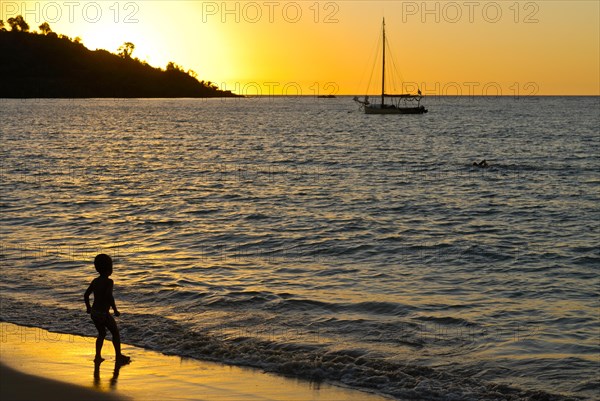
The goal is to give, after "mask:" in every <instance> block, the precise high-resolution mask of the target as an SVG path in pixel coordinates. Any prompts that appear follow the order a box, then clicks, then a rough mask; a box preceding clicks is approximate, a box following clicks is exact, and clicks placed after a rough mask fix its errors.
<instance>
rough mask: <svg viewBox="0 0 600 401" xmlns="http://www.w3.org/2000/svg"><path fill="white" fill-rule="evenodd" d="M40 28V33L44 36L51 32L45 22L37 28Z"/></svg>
mask: <svg viewBox="0 0 600 401" xmlns="http://www.w3.org/2000/svg"><path fill="white" fill-rule="evenodd" d="M39 28H40V32H42V33H43V34H44V35H48V34H49V33H50V32H52V29H51V28H50V24H49V23H47V22H44V23H43V24H42V25H40V26H39Z"/></svg>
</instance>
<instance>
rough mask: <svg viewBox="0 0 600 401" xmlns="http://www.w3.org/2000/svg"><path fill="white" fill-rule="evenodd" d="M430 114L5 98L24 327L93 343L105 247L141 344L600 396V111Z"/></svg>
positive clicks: (541, 102) (548, 104)
mask: <svg viewBox="0 0 600 401" xmlns="http://www.w3.org/2000/svg"><path fill="white" fill-rule="evenodd" d="M428 100H429V101H428V104H427V106H428V108H429V109H430V112H429V113H428V114H426V115H422V116H373V115H371V116H367V115H364V114H362V113H360V112H358V111H357V109H356V107H355V105H354V104H353V102H352V101H351V99H350V98H338V99H318V100H317V99H313V98H299V99H298V98H275V99H274V98H261V99H256V98H255V99H228V100H219V99H213V100H185V99H183V100H27V101H23V100H0V133H1V138H0V139H1V143H2V145H1V154H2V171H1V195H2V197H1V205H2V215H1V227H0V228H1V234H2V249H1V256H0V266H1V269H0V291H1V292H0V302H1V303H0V318H1V319H3V320H8V321H12V322H15V323H20V324H27V325H35V326H40V327H44V328H48V329H53V330H58V331H62V332H70V333H80V334H89V335H93V334H94V328H93V326H92V325H91V324H90V322H89V321H88V320H87V319H88V318H87V315H86V314H85V311H84V305H83V301H82V295H83V291H84V290H85V288H86V286H87V284H88V283H89V281H90V280H91V279H92V278H93V277H94V274H95V272H94V269H93V266H92V264H91V262H92V260H93V257H94V256H95V254H96V253H99V252H105V253H108V254H110V255H111V256H113V257H114V259H115V272H114V274H113V279H114V280H115V282H116V289H115V297H116V299H117V304H119V305H120V307H119V309H121V310H122V312H123V316H122V317H121V318H120V319H119V324H120V325H121V327H122V332H123V334H122V336H123V338H124V341H125V342H128V343H133V344H136V345H141V346H146V347H149V348H153V349H157V350H160V351H163V352H165V353H172V354H178V355H185V356H192V357H196V358H201V359H210V360H217V361H222V362H226V363H234V364H242V365H251V366H258V367H261V368H264V369H266V370H269V371H274V372H279V373H283V374H287V375H292V376H297V377H302V378H308V379H311V380H328V381H332V382H341V383H344V384H346V385H349V386H352V387H357V388H363V389H369V390H372V391H377V392H380V393H384V394H389V395H392V396H395V397H397V398H417V399H428V400H459V399H460V400H487V399H490V400H492V399H493V400H496V399H497V400H501V399H532V400H533V399H543V398H536V397H542V396H544V394H543V393H552V394H562V395H564V396H569V397H582V398H587V399H593V398H594V397H596V394H597V391H598V390H599V389H600V379H599V375H598V371H599V368H600V345H599V341H600V338H599V333H600V316H599V311H600V296H599V295H600V278H599V277H600V276H599V274H598V267H599V265H600V263H599V262H600V252H599V247H598V244H599V243H600V237H599V226H600V210H599V206H598V205H599V201H600V176H599V173H598V172H599V171H600V160H599V155H600V139H599V137H600V135H599V128H598V127H600V112H599V110H600V99H599V98H597V97H581V98H579V97H569V98H561V97H533V98H520V99H515V98H509V97H507V98H438V99H428ZM481 159H487V161H488V162H489V164H490V166H491V167H490V168H488V169H480V168H475V167H472V166H471V163H472V162H473V161H479V160H481ZM540 392H541V393H540ZM556 399H561V397H559V396H556Z"/></svg>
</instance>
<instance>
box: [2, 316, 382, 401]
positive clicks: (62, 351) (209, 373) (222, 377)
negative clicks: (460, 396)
mask: <svg viewBox="0 0 600 401" xmlns="http://www.w3.org/2000/svg"><path fill="white" fill-rule="evenodd" d="M94 342H95V338H92V337H82V336H75V335H70V334H58V333H51V332H48V331H46V330H43V329H39V328H32V327H23V326H18V325H14V324H10V323H4V322H2V323H0V362H1V364H2V365H4V366H3V367H2V370H1V371H0V373H1V374H0V399H2V400H31V399H37V400H64V401H68V400H115V399H121V400H134V401H135V400H139V401H150V400H165V401H168V400H211V401H212V400H219V401H221V400H224V401H241V400H244V401H246V400H261V401H266V400H278V401H279V400H281V401H284V400H285V401H305V400H319V401H321V400H332V401H333V400H335V401H344V400H347V401H350V400H361V401H384V400H389V399H388V398H384V397H380V396H376V395H372V394H368V393H364V392H358V391H355V390H349V389H345V388H342V387H337V386H332V385H328V384H318V383H311V382H308V381H303V380H295V379H289V378H285V377H281V376H277V375H273V374H269V373H264V372H262V371H260V370H257V369H250V368H240V367H235V366H228V365H223V364H218V363H212V362H203V361H197V360H194V359H187V358H181V357H178V356H168V355H164V354H161V353H159V352H155V351H151V350H147V349H143V348H139V347H134V346H129V345H126V344H124V345H123V353H124V354H126V355H129V356H131V359H132V363H131V364H129V365H125V366H122V367H120V368H119V367H118V366H116V365H115V358H114V350H113V347H112V343H111V342H110V341H108V340H107V341H106V342H105V345H104V348H103V356H104V358H106V360H105V361H104V362H103V363H102V364H100V365H99V366H98V365H95V364H94V362H93V358H94Z"/></svg>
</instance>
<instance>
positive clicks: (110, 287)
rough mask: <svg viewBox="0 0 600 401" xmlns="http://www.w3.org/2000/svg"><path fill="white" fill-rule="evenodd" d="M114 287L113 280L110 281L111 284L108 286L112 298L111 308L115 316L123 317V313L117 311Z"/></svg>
mask: <svg viewBox="0 0 600 401" xmlns="http://www.w3.org/2000/svg"><path fill="white" fill-rule="evenodd" d="M113 285H114V282H113V281H112V280H110V284H109V286H108V293H109V297H110V306H111V307H112V308H113V311H114V312H115V316H117V317H119V315H121V312H119V311H118V310H117V305H116V304H115V297H113V293H112V290H113Z"/></svg>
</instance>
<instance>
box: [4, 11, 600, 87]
mask: <svg viewBox="0 0 600 401" xmlns="http://www.w3.org/2000/svg"><path fill="white" fill-rule="evenodd" d="M599 4H600V3H598V2H595V1H570V2H566V1H552V2H544V1H538V2H531V1H506V2H505V1H501V2H491V1H483V2H436V1H429V2H412V1H404V2H401V1H380V2H366V1H337V2H335V1H334V2H331V1H329V2H328V1H323V2H316V1H296V2H289V1H266V2H262V1H258V2H252V1H250V2H248V1H243V2H237V1H228V2H211V1H208V2H207V1H169V2H167V1H138V2H126V1H123V2H113V1H77V2H60V1H59V2H50V1H37V2H34V1H26V2H20V1H19V2H11V1H2V2H1V4H0V19H2V20H4V21H6V20H7V19H8V18H10V17H13V16H16V15H19V14H20V15H23V17H24V18H25V20H26V21H27V22H28V23H29V25H30V27H31V30H35V31H37V30H38V28H37V27H38V26H39V25H40V24H41V23H42V22H45V21H46V22H48V23H49V24H50V26H51V28H52V29H53V30H54V31H55V32H57V33H62V34H65V35H68V36H70V37H80V38H81V39H82V42H83V44H84V45H85V46H87V47H88V48H90V49H92V50H93V49H100V48H103V49H106V50H108V51H111V52H115V51H116V50H117V48H118V47H119V46H120V45H121V44H123V43H124V42H132V43H134V44H135V51H134V53H133V56H134V57H138V58H139V59H141V60H145V61H147V62H148V63H149V64H151V65H152V66H155V67H161V68H164V67H165V66H166V64H167V63H168V62H169V61H173V62H175V63H177V64H179V65H181V66H183V67H184V68H185V69H186V70H187V69H192V70H194V71H196V72H197V73H198V77H199V79H203V80H206V81H212V82H214V83H215V84H217V85H219V87H221V88H222V89H226V90H232V91H234V92H236V93H241V94H246V95H254V94H262V95H270V94H276V95H279V94H289V95H296V94H302V95H314V94H364V93H365V92H366V91H367V84H368V82H369V76H370V74H371V70H372V66H373V63H374V62H375V55H376V49H377V43H378V39H379V35H380V31H381V20H382V18H383V17H385V19H386V29H387V36H388V39H389V43H390V45H391V47H392V53H393V57H394V60H395V63H396V64H397V65H396V66H397V69H398V70H399V71H400V73H401V75H402V78H403V80H404V81H405V82H407V83H408V86H407V87H408V88H409V89H410V88H413V87H416V86H418V87H420V88H421V89H422V90H423V93H424V94H425V95H456V94H459V95H498V94H501V95H599V94H600V78H599V75H600V74H599V71H600V50H599V49H600V39H599V36H600V35H599V29H600V21H599V18H600V17H599V15H600V5H599ZM375 74H379V71H376V72H375ZM379 76H380V75H379ZM377 77H378V75H373V77H372V79H371V81H376V80H377V79H380V78H377ZM378 90H379V89H378V88H377V85H374V84H373V82H372V83H371V86H370V89H368V92H369V93H378ZM388 90H389V91H390V92H400V91H402V88H400V87H398V88H389V89H388Z"/></svg>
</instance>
